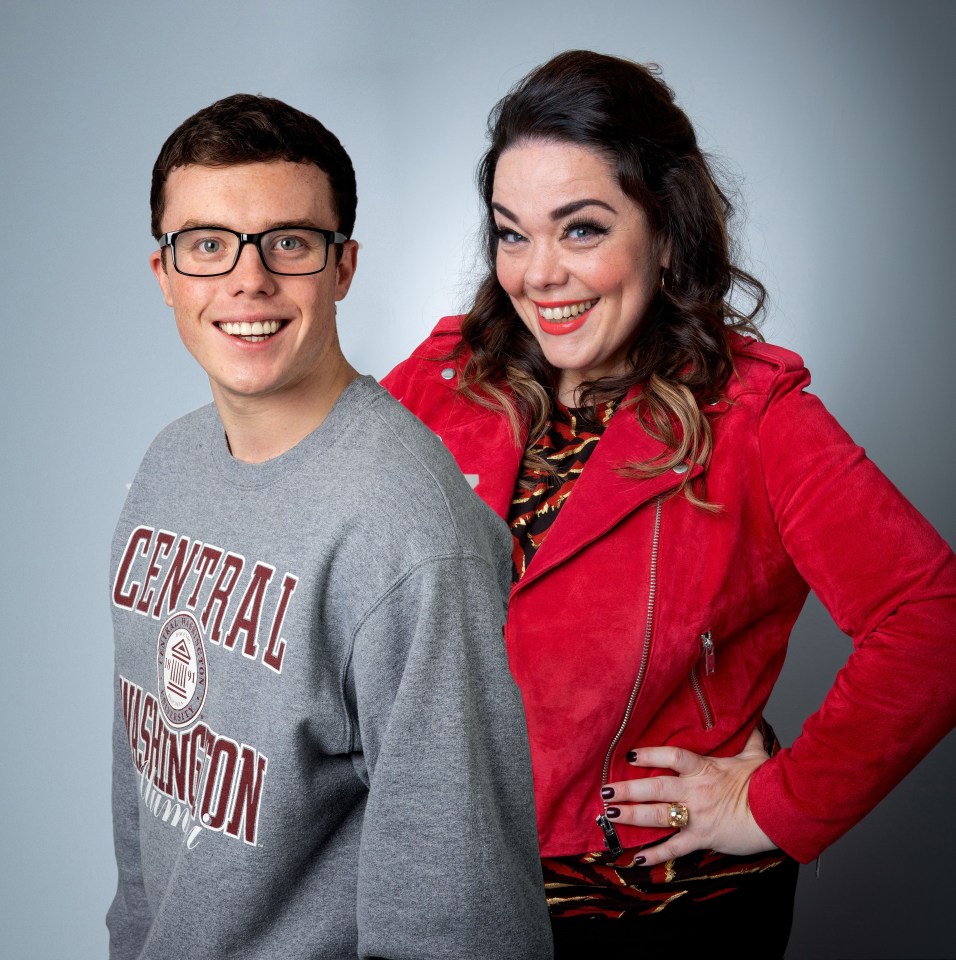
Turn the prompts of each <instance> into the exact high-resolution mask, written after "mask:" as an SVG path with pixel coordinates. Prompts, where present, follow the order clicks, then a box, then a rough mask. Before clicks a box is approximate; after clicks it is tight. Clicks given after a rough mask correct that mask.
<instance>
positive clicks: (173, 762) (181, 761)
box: [167, 737, 189, 800]
mask: <svg viewBox="0 0 956 960" xmlns="http://www.w3.org/2000/svg"><path fill="white" fill-rule="evenodd" d="M183 741H184V738H182V737H170V738H169V776H168V778H167V783H168V784H169V788H168V793H169V794H170V796H172V797H175V798H176V799H177V800H185V799H186V770H187V767H186V759H187V757H188V755H189V751H188V749H187V748H186V744H185V743H184V742H183Z"/></svg>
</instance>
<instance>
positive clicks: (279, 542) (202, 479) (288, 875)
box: [107, 378, 551, 960]
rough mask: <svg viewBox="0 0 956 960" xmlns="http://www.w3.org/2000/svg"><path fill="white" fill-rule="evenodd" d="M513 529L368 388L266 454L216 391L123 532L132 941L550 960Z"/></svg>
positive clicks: (145, 471) (155, 470)
mask: <svg viewBox="0 0 956 960" xmlns="http://www.w3.org/2000/svg"><path fill="white" fill-rule="evenodd" d="M509 550H510V537H509V536H508V533H507V529H506V528H505V527H504V525H503V524H502V523H501V521H500V520H498V519H497V518H496V517H494V515H493V514H492V513H491V511H490V510H488V509H487V508H486V507H485V506H484V505H483V504H482V503H481V502H480V501H479V500H478V498H477V497H476V496H475V495H474V494H473V493H472V492H471V490H470V489H469V487H468V485H467V483H466V481H465V480H464V478H463V477H462V475H461V472H460V471H459V469H458V467H457V466H456V465H455V463H454V461H453V460H452V458H451V457H450V456H449V455H448V454H447V453H446V451H445V450H444V448H443V447H442V445H441V443H440V441H439V440H437V439H436V438H435V437H434V436H433V435H432V434H431V433H430V432H429V431H428V430H427V429H426V428H425V427H423V426H422V425H421V424H420V423H419V422H418V420H416V419H415V418H414V417H413V416H412V415H411V414H409V413H408V412H406V411H405V410H404V409H403V408H401V407H400V406H399V405H398V404H397V403H396V402H395V401H393V400H392V399H391V398H390V397H389V396H388V395H387V394H386V393H385V392H384V391H383V390H382V389H381V388H380V387H379V386H378V385H377V384H376V383H375V382H374V381H373V380H371V379H370V378H359V379H358V380H355V381H354V382H353V383H352V384H351V385H350V386H349V387H348V388H347V390H346V391H345V392H344V393H343V395H342V396H341V397H340V399H339V400H338V402H337V403H336V405H335V407H334V408H333V409H332V411H331V413H330V414H329V416H328V417H327V418H326V420H325V421H324V423H323V424H322V425H321V426H320V427H319V429H317V430H316V431H315V432H314V433H312V434H311V435H310V436H308V437H306V438H305V439H304V440H303V441H302V442H301V443H299V444H298V445H297V446H295V447H294V448H293V449H291V450H289V451H288V452H287V453H285V454H283V455H282V456H280V457H277V458H276V459H274V460H269V461H267V462H265V463H261V464H247V463H242V462H240V461H237V460H234V459H232V457H231V456H230V455H229V452H228V449H227V446H226V442H225V435H224V432H223V427H222V424H221V422H220V420H219V418H218V415H217V413H216V410H215V407H213V406H208V407H204V408H203V409H201V410H198V411H195V412H194V413H192V414H189V415H188V416H186V417H183V418H182V419H181V420H178V421H176V422H175V423H173V424H171V425H170V426H169V427H167V428H166V429H165V430H164V431H163V432H162V433H161V434H160V435H159V437H157V439H156V440H155V441H154V442H153V444H152V446H151V447H150V449H149V451H148V452H147V454H146V457H145V458H144V460H143V463H142V465H141V467H140V470H139V472H138V474H137V477H136V480H135V483H134V484H133V486H132V489H131V490H130V493H129V496H128V498H127V501H126V504H125V506H124V508H123V513H122V516H121V517H120V521H119V524H118V526H117V529H116V534H115V537H114V542H113V554H112V568H111V591H112V594H111V595H112V609H113V620H114V631H115V648H116V677H115V683H116V689H115V697H116V708H115V717H114V734H113V817H114V834H115V844H116V860H117V866H118V870H119V882H118V888H117V893H116V897H115V899H114V901H113V904H112V906H111V907H110V910H109V913H108V915H107V924H108V926H109V929H110V956H111V957H112V958H114V960H120V958H123V960H125V958H133V957H137V958H153V957H155V958H159V957H162V958H172V957H176V958H182V960H187V958H197V960H199V958H202V960H216V958H221V957H242V958H269V960H276V958H282V960H295V958H305V957H308V958H347V957H355V956H360V957H394V958H409V960H412V958H413V960H428V958H433V957H434V958H438V957H447V958H456V960H461V958H475V960H478V958H481V960H494V958H515V960H518V958H520V960H528V958H546V957H550V956H551V937H550V927H549V923H548V918H547V911H546V907H545V902H544V896H543V890H542V886H541V874H540V864H539V859H538V846H537V838H536V832H535V822H534V804H533V799H532V787H531V773H530V760H529V756H528V745H527V738H526V733H525V727H524V714H523V711H522V706H521V700H520V696H519V694H518V691H517V688H516V687H515V684H514V682H513V680H512V678H511V675H510V673H509V671H508V666H507V662H506V657H505V651H504V646H503V641H502V624H503V619H504V610H505V602H506V597H507V591H508V585H509V569H508V562H509V560H508V558H509Z"/></svg>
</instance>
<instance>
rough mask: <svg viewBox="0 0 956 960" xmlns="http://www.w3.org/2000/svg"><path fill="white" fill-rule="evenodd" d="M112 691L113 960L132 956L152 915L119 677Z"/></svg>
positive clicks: (109, 916) (109, 924) (110, 926)
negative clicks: (140, 840)
mask: <svg viewBox="0 0 956 960" xmlns="http://www.w3.org/2000/svg"><path fill="white" fill-rule="evenodd" d="M115 686H116V689H115V691H114V694H113V702H114V706H113V787H112V791H113V844H114V848H115V852H116V870H117V883H116V896H115V897H114V898H113V902H112V904H111V905H110V908H109V910H108V911H107V914H106V926H107V927H108V929H109V934H110V953H109V955H110V960H133V958H136V957H138V956H139V955H140V952H141V951H142V949H143V945H144V944H145V942H146V937H147V936H148V934H149V928H150V916H149V906H148V904H147V901H146V891H145V888H144V886H143V872H142V866H141V861H140V846H139V791H138V790H137V784H136V783H135V770H136V768H135V766H134V765H133V764H132V763H131V762H130V746H129V740H128V739H127V737H126V727H125V724H124V722H123V703H122V696H121V694H120V689H119V687H120V684H119V677H117V678H116V680H115Z"/></svg>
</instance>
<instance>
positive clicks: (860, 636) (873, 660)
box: [749, 364, 956, 862]
mask: <svg viewBox="0 0 956 960" xmlns="http://www.w3.org/2000/svg"><path fill="white" fill-rule="evenodd" d="M809 380H810V377H809V374H808V373H807V371H806V370H805V369H803V368H802V366H800V365H798V364H797V365H790V366H788V367H786V368H785V369H784V370H783V371H782V372H781V373H780V374H779V375H778V376H777V378H776V381H775V384H774V388H773V390H772V391H771V394H770V396H769V400H768V401H767V403H766V405H765V407H764V408H763V411H762V414H761V416H760V425H759V443H760V456H761V462H762V465H763V469H764V476H765V482H766V490H767V494H768V497H769V499H770V504H771V507H772V509H773V513H774V517H775V520H776V524H777V528H778V530H779V534H780V537H781V540H782V542H783V546H784V548H785V549H786V551H787V553H788V554H789V555H790V557H791V558H792V560H793V562H794V564H795V565H796V567H797V569H798V570H799V572H800V574H801V575H802V576H803V578H804V579H805V580H806V581H807V583H808V584H809V585H810V587H811V589H812V590H813V591H814V592H815V593H816V594H817V596H818V597H819V599H820V600H821V601H822V603H823V604H824V606H825V607H826V608H827V610H828V611H829V612H830V615H831V616H832V617H833V619H834V621H835V622H836V624H837V625H838V626H839V627H840V629H841V630H843V631H844V632H845V633H846V634H848V635H849V636H850V637H851V639H852V640H853V647H854V648H853V651H852V653H851V655H850V657H849V659H848V660H847V663H846V665H845V666H844V667H843V668H842V669H841V670H840V672H839V674H838V675H837V677H836V680H835V682H834V684H833V686H832V688H831V689H830V691H829V693H828V694H827V696H826V698H825V700H824V702H823V704H822V706H821V708H820V709H819V710H818V711H817V712H816V713H815V714H814V715H813V716H811V717H810V718H809V719H808V720H807V722H806V723H805V724H804V727H803V730H802V732H801V734H800V736H799V737H798V738H797V739H796V741H795V742H794V744H793V746H792V747H791V748H790V749H786V750H783V751H781V753H780V754H779V755H778V756H776V757H775V758H774V759H773V760H771V761H769V762H767V763H766V764H764V765H763V766H762V767H761V768H760V769H759V770H758V771H757V773H756V774H755V775H754V777H753V779H752V781H751V785H750V793H749V799H750V805H751V810H752V811H753V814H754V817H755V818H756V820H757V822H758V824H759V825H760V826H761V828H762V829H763V830H764V832H765V833H767V835H768V836H770V837H771V838H772V839H773V841H774V842H775V843H777V844H778V845H779V846H780V847H782V848H783V849H784V850H786V851H787V852H788V853H790V854H791V855H792V856H794V857H796V858H797V859H798V860H801V861H804V862H807V861H809V860H812V859H813V858H814V857H816V856H818V855H819V854H820V852H821V851H822V850H823V849H824V847H826V846H827V845H828V844H830V843H832V842H833V841H834V840H836V839H837V838H838V837H840V836H841V835H842V834H843V833H845V832H846V831H847V830H848V829H849V828H850V827H851V826H853V824H855V823H856V822H857V821H859V820H860V819H861V818H862V817H863V816H865V815H866V813H868V812H869V811H870V810H871V809H872V808H873V807H874V806H875V805H876V804H877V803H878V802H879V801H880V800H881V799H882V798H883V797H884V796H885V795H886V794H887V793H888V792H889V791H890V790H891V789H892V788H893V787H894V786H895V785H896V784H897V783H898V782H899V781H900V780H901V779H902V778H903V777H904V776H905V775H906V773H907V772H908V771H909V770H911V769H912V768H913V767H914V766H915V765H916V764H917V763H918V762H919V760H920V759H921V758H922V757H923V756H925V755H926V754H927V753H928V752H929V751H930V749H932V747H933V746H934V745H935V744H936V743H937V742H938V741H939V740H940V739H941V738H942V737H943V736H944V735H945V734H946V733H947V732H948V731H949V730H951V729H952V727H953V726H954V724H956V671H954V670H953V669H952V662H953V655H954V641H956V629H954V628H956V560H954V557H953V553H952V551H951V550H950V549H949V547H948V546H947V544H946V543H945V541H943V539H942V538H941V537H940V536H939V535H938V534H937V533H936V532H935V531H934V530H933V529H932V527H931V526H930V525H929V524H928V523H927V521H926V520H925V519H924V518H923V517H922V516H921V515H920V514H919V513H918V512H917V511H916V509H915V508H914V507H913V506H912V505H911V504H910V503H909V502H908V501H907V500H906V499H905V498H904V497H903V496H902V494H900V493H899V491H898V490H897V489H896V488H895V487H894V486H893V485H892V483H890V481H889V480H888V479H887V478H886V477H885V476H884V475H883V474H882V473H880V471H879V470H878V469H877V468H876V467H875V466H874V465H873V463H872V462H870V461H869V460H868V459H867V457H866V455H865V453H864V451H863V450H862V449H861V448H860V447H858V446H856V445H855V444H854V443H853V441H852V440H851V439H850V438H849V437H848V436H847V434H846V433H845V432H844V431H843V429H842V428H841V427H840V426H839V424H838V423H837V422H836V421H835V420H834V419H833V417H832V416H830V414H829V413H828V412H827V411H826V410H825V409H824V407H823V405H822V404H821V403H820V401H819V400H818V399H817V398H816V397H814V396H813V395H811V394H809V393H807V392H806V391H805V388H806V386H807V385H808V384H809Z"/></svg>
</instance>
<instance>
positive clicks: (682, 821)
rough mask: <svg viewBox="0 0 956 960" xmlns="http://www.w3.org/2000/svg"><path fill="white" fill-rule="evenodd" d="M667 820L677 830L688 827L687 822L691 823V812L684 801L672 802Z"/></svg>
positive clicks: (668, 809)
mask: <svg viewBox="0 0 956 960" xmlns="http://www.w3.org/2000/svg"><path fill="white" fill-rule="evenodd" d="M667 822H668V824H670V826H672V827H673V828H674V829H675V830H680V828H681V827H686V826H687V824H688V823H690V813H689V811H688V810H687V807H685V806H684V804H682V803H672V804H671V805H670V806H669V807H668V808H667Z"/></svg>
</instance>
